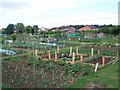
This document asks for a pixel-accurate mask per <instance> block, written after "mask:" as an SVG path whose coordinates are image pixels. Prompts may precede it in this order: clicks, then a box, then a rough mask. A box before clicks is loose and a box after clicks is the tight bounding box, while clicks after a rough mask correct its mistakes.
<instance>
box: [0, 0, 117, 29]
mask: <svg viewBox="0 0 120 90" xmlns="http://www.w3.org/2000/svg"><path fill="white" fill-rule="evenodd" d="M118 1H119V0H0V28H5V27H7V25H8V24H10V23H12V24H16V23H19V22H22V23H23V24H24V25H25V26H27V25H31V26H33V25H38V26H39V27H46V28H51V27H55V26H56V27H57V26H62V25H81V24H85V25H86V24H116V25H117V24H118Z"/></svg>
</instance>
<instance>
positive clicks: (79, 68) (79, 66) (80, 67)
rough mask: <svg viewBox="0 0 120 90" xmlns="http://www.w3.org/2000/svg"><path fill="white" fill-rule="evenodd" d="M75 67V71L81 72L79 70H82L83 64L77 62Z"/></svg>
mask: <svg viewBox="0 0 120 90" xmlns="http://www.w3.org/2000/svg"><path fill="white" fill-rule="evenodd" d="M72 67H73V68H72V69H73V72H79V71H81V69H82V65H81V63H76V64H74V65H73V66H72Z"/></svg>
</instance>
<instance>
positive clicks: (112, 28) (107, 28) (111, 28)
mask: <svg viewBox="0 0 120 90" xmlns="http://www.w3.org/2000/svg"><path fill="white" fill-rule="evenodd" d="M69 26H73V27H74V28H75V29H76V30H77V29H80V28H82V27H84V26H85V25H68V26H66V27H69ZM92 26H95V27H96V28H97V29H98V32H103V33H105V34H112V35H119V33H120V25H112V24H109V25H92ZM39 29H40V28H39V27H38V25H33V26H30V25H27V26H26V27H25V26H24V24H23V23H17V24H15V25H14V24H9V25H8V26H7V27H6V28H4V29H3V30H2V33H5V34H13V33H14V32H16V33H31V34H37V33H38V30H39ZM48 32H49V31H48ZM51 33H52V32H51Z"/></svg>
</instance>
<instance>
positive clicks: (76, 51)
mask: <svg viewBox="0 0 120 90" xmlns="http://www.w3.org/2000/svg"><path fill="white" fill-rule="evenodd" d="M76 55H78V47H76Z"/></svg>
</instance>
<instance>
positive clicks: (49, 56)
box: [48, 51, 51, 60]
mask: <svg viewBox="0 0 120 90" xmlns="http://www.w3.org/2000/svg"><path fill="white" fill-rule="evenodd" d="M48 59H49V60H50V59H51V55H50V51H48Z"/></svg>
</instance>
